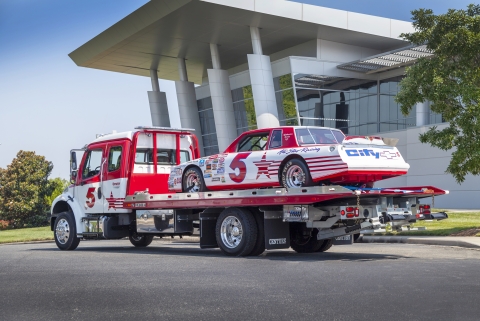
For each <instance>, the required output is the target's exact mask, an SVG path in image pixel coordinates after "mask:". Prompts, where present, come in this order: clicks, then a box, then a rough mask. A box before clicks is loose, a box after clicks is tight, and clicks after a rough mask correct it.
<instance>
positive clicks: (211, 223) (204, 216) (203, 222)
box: [200, 209, 220, 249]
mask: <svg viewBox="0 0 480 321" xmlns="http://www.w3.org/2000/svg"><path fill="white" fill-rule="evenodd" d="M219 215H220V211H219V210H216V209H210V210H208V209H207V210H205V211H203V212H202V213H200V248H201V249H208V248H215V247H218V244H217V238H216V237H215V227H216V225H217V219H218V216H219Z"/></svg>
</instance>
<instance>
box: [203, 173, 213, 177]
mask: <svg viewBox="0 0 480 321" xmlns="http://www.w3.org/2000/svg"><path fill="white" fill-rule="evenodd" d="M210 177H212V174H205V175H203V178H210Z"/></svg>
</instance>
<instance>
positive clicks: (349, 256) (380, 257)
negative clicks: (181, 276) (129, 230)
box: [30, 243, 410, 262]
mask: <svg viewBox="0 0 480 321" xmlns="http://www.w3.org/2000/svg"><path fill="white" fill-rule="evenodd" d="M179 246H181V247H179ZM185 246H189V247H185ZM193 246H194V247H193ZM30 251H46V252H59V251H60V250H59V249H57V248H52V247H49V248H33V249H30ZM74 252H80V253H112V254H119V253H121V254H129V255H133V254H137V255H138V254H140V255H152V254H158V255H169V256H197V257H220V258H224V259H234V260H238V259H241V258H238V257H231V256H226V255H224V254H223V253H222V252H221V251H220V250H219V249H200V248H199V247H198V244H195V243H188V244H186V243H180V244H178V243H177V244H176V243H167V244H162V245H161V246H158V245H156V244H155V245H152V246H149V247H147V248H135V247H133V246H98V247H97V246H84V247H82V246H81V244H80V246H79V247H78V248H77V249H76V250H75V251H74ZM407 258H410V257H408V256H402V255H392V254H374V253H355V252H351V253H345V252H342V253H338V252H337V253H336V252H323V253H308V254H304V253H295V252H294V251H292V250H273V251H265V252H264V253H263V254H262V255H260V256H255V257H254V256H249V257H244V258H243V259H247V260H265V259H267V260H274V261H296V262H306V261H355V262H371V261H384V260H398V259H407Z"/></svg>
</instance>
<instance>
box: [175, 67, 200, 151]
mask: <svg viewBox="0 0 480 321" xmlns="http://www.w3.org/2000/svg"><path fill="white" fill-rule="evenodd" d="M178 73H179V74H180V80H179V81H175V88H176V89H177V100H178V112H179V114H180V124H181V125H182V128H192V129H195V135H196V136H197V138H198V145H199V148H200V154H201V156H204V155H205V153H204V150H203V140H202V127H201V126H200V117H199V115H198V107H197V98H196V95H195V85H194V83H193V82H190V81H188V76H187V68H186V65H185V59H183V58H178Z"/></svg>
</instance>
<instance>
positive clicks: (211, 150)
mask: <svg viewBox="0 0 480 321" xmlns="http://www.w3.org/2000/svg"><path fill="white" fill-rule="evenodd" d="M197 107H198V115H199V118H200V126H201V128H202V141H203V149H204V151H205V155H213V154H218V153H219V151H218V141H217V130H216V128H215V119H214V117H213V107H212V98H211V97H207V98H203V99H199V100H197Z"/></svg>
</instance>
